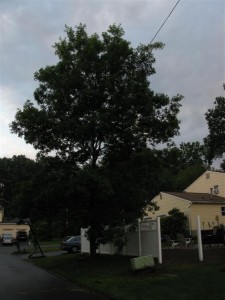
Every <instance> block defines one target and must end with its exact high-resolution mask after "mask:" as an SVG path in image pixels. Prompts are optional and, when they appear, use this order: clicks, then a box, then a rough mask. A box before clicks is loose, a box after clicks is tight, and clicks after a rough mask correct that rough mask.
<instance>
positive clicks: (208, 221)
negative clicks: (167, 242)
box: [147, 171, 225, 234]
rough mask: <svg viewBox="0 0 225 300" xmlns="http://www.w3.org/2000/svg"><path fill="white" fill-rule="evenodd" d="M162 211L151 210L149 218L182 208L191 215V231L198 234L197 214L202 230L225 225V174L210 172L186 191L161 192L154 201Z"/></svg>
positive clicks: (165, 214)
mask: <svg viewBox="0 0 225 300" xmlns="http://www.w3.org/2000/svg"><path fill="white" fill-rule="evenodd" d="M152 201H153V202H155V203H156V204H157V206H159V210H155V211H152V212H147V214H148V217H151V218H152V219H155V218H156V217H157V216H167V215H168V212H169V211H170V210H171V209H173V208H178V209H179V210H180V211H181V212H183V213H184V214H185V215H186V216H187V218H188V229H189V232H190V234H195V232H196V228H197V224H196V217H197V216H198V215H199V216H200V219H201V228H202V230H209V229H212V228H213V227H214V226H218V225H220V224H224V225H225V173H224V172H214V171H206V172H205V173H203V174H202V175H201V176H200V177H199V178H198V179H196V180H195V181H194V182H193V183H192V184H191V185H190V186H188V187H187V188H186V189H185V190H184V191H183V192H181V193H177V192H160V193H159V195H157V196H156V197H155V198H154V199H153V200H152Z"/></svg>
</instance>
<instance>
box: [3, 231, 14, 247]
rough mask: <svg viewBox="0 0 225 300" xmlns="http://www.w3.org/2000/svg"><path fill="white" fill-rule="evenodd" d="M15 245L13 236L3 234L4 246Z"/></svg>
mask: <svg viewBox="0 0 225 300" xmlns="http://www.w3.org/2000/svg"><path fill="white" fill-rule="evenodd" d="M12 244H13V236H12V235H11V234H7V233H5V234H3V235H2V245H12Z"/></svg>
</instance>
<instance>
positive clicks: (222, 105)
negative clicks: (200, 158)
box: [204, 84, 225, 163]
mask: <svg viewBox="0 0 225 300" xmlns="http://www.w3.org/2000/svg"><path fill="white" fill-rule="evenodd" d="M224 89H225V84H224ZM214 105H215V106H214V108H211V109H209V110H208V111H207V112H206V114H205V116H206V117H205V118H206V121H207V123H208V128H209V135H208V136H207V137H206V138H205V139H204V142H205V145H206V147H207V148H208V160H209V163H211V162H212V160H213V159H214V158H220V157H222V156H223V155H224V153H225V98H224V97H222V96H221V97H217V98H216V99H215V101H214Z"/></svg>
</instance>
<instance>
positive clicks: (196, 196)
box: [164, 192, 225, 204]
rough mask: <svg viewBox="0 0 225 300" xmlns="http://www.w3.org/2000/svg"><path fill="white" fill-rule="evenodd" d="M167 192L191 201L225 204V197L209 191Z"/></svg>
mask: <svg viewBox="0 0 225 300" xmlns="http://www.w3.org/2000/svg"><path fill="white" fill-rule="evenodd" d="M164 193H165V194H168V195H171V196H175V197H178V198H181V199H184V200H188V201H191V202H192V203H196V204H225V197H220V196H216V195H214V194H212V195H211V194H208V193H187V192H182V193H177V192H164Z"/></svg>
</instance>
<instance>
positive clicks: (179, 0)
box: [150, 0, 180, 44]
mask: <svg viewBox="0 0 225 300" xmlns="http://www.w3.org/2000/svg"><path fill="white" fill-rule="evenodd" d="M179 2H180V0H178V1H177V3H176V4H175V6H174V8H173V9H172V10H171V12H170V13H169V15H168V17H167V18H166V20H165V21H164V22H163V24H162V25H161V26H160V28H159V30H158V31H157V32H156V34H155V35H154V37H153V39H152V40H151V42H150V44H151V43H152V42H153V41H154V39H155V37H156V36H157V35H158V33H159V32H160V30H161V29H162V27H163V26H164V24H165V23H166V21H167V20H168V19H169V17H170V16H171V14H172V12H173V11H174V9H175V8H176V6H177V5H178V3H179Z"/></svg>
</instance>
